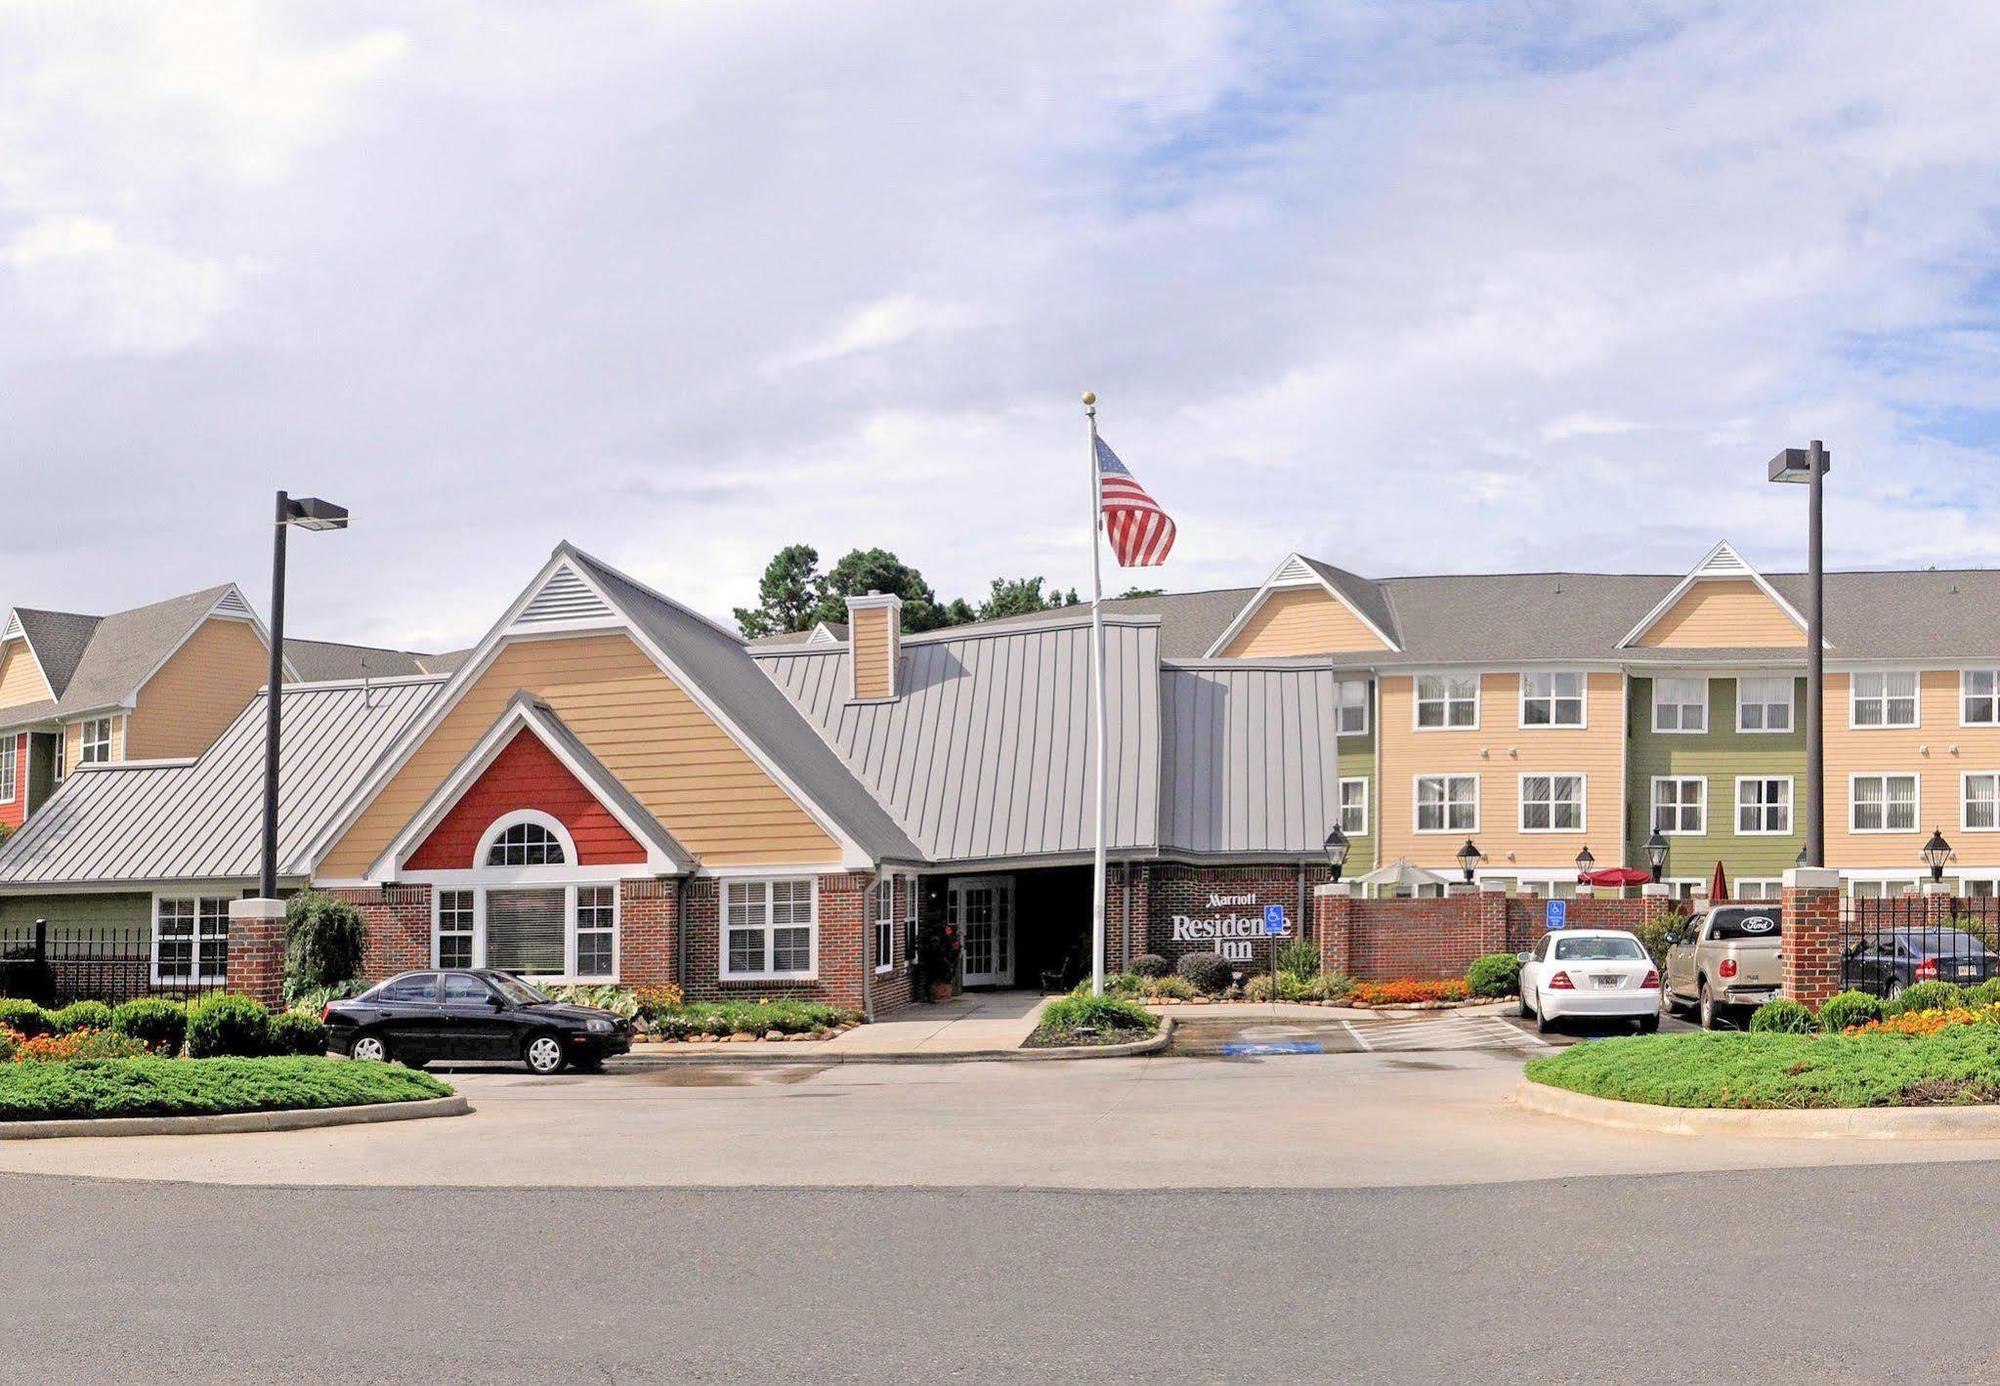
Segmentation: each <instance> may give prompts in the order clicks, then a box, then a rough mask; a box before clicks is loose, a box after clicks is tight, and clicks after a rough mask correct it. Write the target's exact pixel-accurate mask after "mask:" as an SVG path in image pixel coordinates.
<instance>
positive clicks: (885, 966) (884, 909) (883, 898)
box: [875, 876, 896, 972]
mask: <svg viewBox="0 0 2000 1386" xmlns="http://www.w3.org/2000/svg"><path fill="white" fill-rule="evenodd" d="M895 967H896V878H895V877H894V876H891V877H889V879H887V880H886V881H877V882H876V883H875V970H876V971H877V972H893V971H894V970H895Z"/></svg>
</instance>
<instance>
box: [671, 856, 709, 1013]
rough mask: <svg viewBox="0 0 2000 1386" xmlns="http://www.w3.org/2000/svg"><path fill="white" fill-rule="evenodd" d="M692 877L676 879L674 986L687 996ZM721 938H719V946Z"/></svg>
mask: <svg viewBox="0 0 2000 1386" xmlns="http://www.w3.org/2000/svg"><path fill="white" fill-rule="evenodd" d="M692 879H693V878H692V877H690V876H676V877H674V985H675V986H677V987H679V988H680V989H681V995H682V996H686V995H687V989H688V984H687V961H688V883H689V882H690V881H691V880H692ZM719 943H720V937H719V936H718V945H719Z"/></svg>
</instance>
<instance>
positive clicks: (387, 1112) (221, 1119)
mask: <svg viewBox="0 0 2000 1386" xmlns="http://www.w3.org/2000/svg"><path fill="white" fill-rule="evenodd" d="M471 1110H472V1104H471V1103H470V1102H467V1101H466V1100H465V1099H464V1098H463V1097H459V1096H456V1095H454V1096H451V1097H430V1098H425V1099H423V1100H422V1101H419V1102H371V1103H369V1104H368V1105H366V1106H362V1107H311V1108H299V1109H292V1110H287V1111H282V1112H223V1113H220V1114H217V1115H213V1116H172V1117H100V1118H96V1119H83V1120H76V1121H0V1141H34V1140H55V1139H59V1138H61V1137H66V1136H220V1135H227V1134H231V1133H234V1132H239V1131H304V1130H309V1129H311V1128H313V1127H315V1126H361V1125H366V1124H369V1123H372V1122H377V1121H420V1120H422V1119H423V1118H425V1117H451V1116H464V1115H466V1114H467V1113H468V1112H470V1111H471Z"/></svg>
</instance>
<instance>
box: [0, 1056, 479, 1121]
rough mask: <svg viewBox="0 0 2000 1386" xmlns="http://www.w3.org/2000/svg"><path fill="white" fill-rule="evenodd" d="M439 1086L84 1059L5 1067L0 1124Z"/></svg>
mask: <svg viewBox="0 0 2000 1386" xmlns="http://www.w3.org/2000/svg"><path fill="white" fill-rule="evenodd" d="M449 1096H451V1089H450V1088H449V1087H447V1086H446V1085H445V1084H443V1083H440V1082H439V1081H438V1080H437V1079H435V1078H432V1077H429V1076H428V1075H426V1074H422V1073H418V1072H415V1071H414V1070H411V1069H407V1068H402V1067H399V1066H397V1065H395V1064H364V1063H351V1062H349V1061H347V1060H345V1059H309V1058H287V1059H159V1058H146V1059H83V1060H79V1061H77V1062H74V1063H19V1064H0V1121H66V1120H71V1119H76V1118H87V1117H143V1116H212V1115H215V1114H217V1113H221V1112H277V1111H292V1110H297V1109H301V1108H313V1107H352V1106H358V1105H361V1104H363V1103H369V1102H417V1101H422V1100H423V1099H425V1098H431V1097H449Z"/></svg>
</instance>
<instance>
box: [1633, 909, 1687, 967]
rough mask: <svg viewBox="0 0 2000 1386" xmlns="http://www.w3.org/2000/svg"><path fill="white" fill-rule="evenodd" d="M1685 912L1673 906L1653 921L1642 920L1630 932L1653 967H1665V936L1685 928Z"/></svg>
mask: <svg viewBox="0 0 2000 1386" xmlns="http://www.w3.org/2000/svg"><path fill="white" fill-rule="evenodd" d="M1687 922H1688V916H1687V911H1686V910H1684V909H1682V908H1681V907H1680V906H1679V905H1675V906H1673V907H1672V908H1670V909H1669V910H1667V911H1666V912H1665V913H1664V914H1662V915H1660V916H1659V917H1658V918H1655V919H1643V920H1641V921H1640V922H1639V924H1638V926H1637V927H1636V928H1634V929H1633V930H1632V932H1633V934H1634V935H1636V936H1637V938H1638V940H1639V942H1640V944H1641V945H1642V946H1643V947H1644V948H1645V950H1646V956H1647V957H1649V958H1651V959H1652V960H1653V966H1654V967H1665V966H1666V965H1667V935H1668V934H1670V933H1675V932H1677V931H1679V930H1681V929H1684V928H1686V927H1687Z"/></svg>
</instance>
